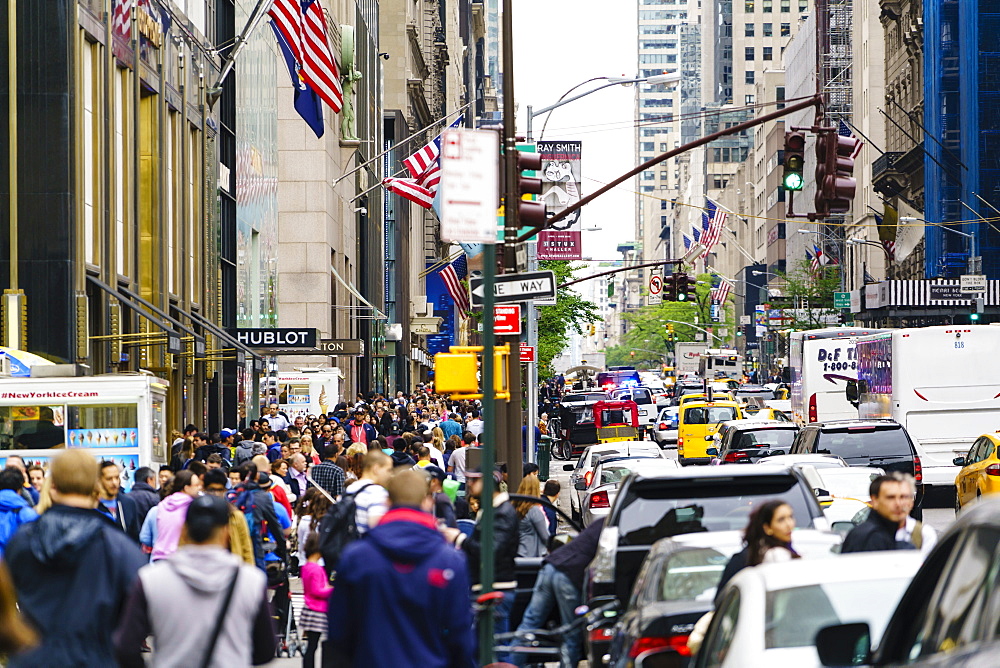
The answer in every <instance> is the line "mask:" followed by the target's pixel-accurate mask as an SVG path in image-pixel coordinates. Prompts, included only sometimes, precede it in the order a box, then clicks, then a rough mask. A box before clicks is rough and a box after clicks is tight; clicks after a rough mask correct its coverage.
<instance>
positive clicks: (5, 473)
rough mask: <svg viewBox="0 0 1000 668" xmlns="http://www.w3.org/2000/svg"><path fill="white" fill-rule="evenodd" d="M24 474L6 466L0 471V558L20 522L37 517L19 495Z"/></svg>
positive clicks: (33, 510)
mask: <svg viewBox="0 0 1000 668" xmlns="http://www.w3.org/2000/svg"><path fill="white" fill-rule="evenodd" d="M23 484H24V474H23V473H21V470H20V469H16V468H14V467H13V466H8V467H7V468H5V469H4V470H2V471H0V558H3V551H4V548H5V547H6V546H7V542H8V541H9V540H10V537H11V536H13V535H14V533H15V532H17V530H18V528H19V527H20V526H21V525H22V524H26V523H28V522H31V521H33V520H36V519H38V513H36V512H35V509H34V508H32V507H31V506H30V505H28V502H27V501H25V500H24V497H22V496H21V494H20V492H21V486H22V485H23Z"/></svg>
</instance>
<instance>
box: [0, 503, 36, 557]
mask: <svg viewBox="0 0 1000 668" xmlns="http://www.w3.org/2000/svg"><path fill="white" fill-rule="evenodd" d="M35 519H38V515H37V514H36V513H35V510H34V509H33V508H31V507H30V506H28V507H26V508H20V509H18V510H16V511H13V510H12V511H10V512H5V513H2V514H0V556H3V553H4V549H5V548H6V547H7V542H8V541H9V540H10V539H11V537H12V536H13V535H14V534H15V533H16V532H17V530H18V528H20V526H21V525H22V524H27V523H28V522H31V521H33V520H35Z"/></svg>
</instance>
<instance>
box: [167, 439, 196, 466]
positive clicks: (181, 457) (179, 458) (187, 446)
mask: <svg viewBox="0 0 1000 668" xmlns="http://www.w3.org/2000/svg"><path fill="white" fill-rule="evenodd" d="M192 459H194V441H192V440H191V439H190V438H185V439H184V440H183V441H181V446H180V449H179V450H178V451H177V454H175V455H174V456H173V457H172V458H171V459H170V469H171V470H172V471H173V472H174V473H177V472H178V471H181V470H183V469H186V468H187V466H188V462H190V461H191V460H192Z"/></svg>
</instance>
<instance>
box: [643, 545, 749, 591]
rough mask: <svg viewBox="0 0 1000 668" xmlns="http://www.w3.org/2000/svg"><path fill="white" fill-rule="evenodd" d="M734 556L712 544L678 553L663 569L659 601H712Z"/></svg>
mask: <svg viewBox="0 0 1000 668" xmlns="http://www.w3.org/2000/svg"><path fill="white" fill-rule="evenodd" d="M731 556H732V555H731V554H728V553H726V554H723V553H722V552H719V551H718V550H715V549H712V548H710V547H701V548H696V549H693V550H681V551H680V552H678V553H676V554H674V555H673V556H672V557H670V559H669V560H668V561H667V566H666V568H665V569H664V571H663V581H662V582H661V583H660V589H659V596H660V597H659V600H661V601H711V600H712V599H714V598H715V588H716V587H717V586H718V584H719V579H720V578H721V577H722V571H723V570H724V569H725V568H726V564H727V563H729V558H730V557H731Z"/></svg>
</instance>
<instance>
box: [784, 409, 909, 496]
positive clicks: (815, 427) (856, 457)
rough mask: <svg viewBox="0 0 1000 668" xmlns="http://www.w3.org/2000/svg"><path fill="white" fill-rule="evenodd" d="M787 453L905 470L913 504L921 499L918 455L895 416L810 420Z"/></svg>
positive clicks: (890, 469) (903, 471)
mask: <svg viewBox="0 0 1000 668" xmlns="http://www.w3.org/2000/svg"><path fill="white" fill-rule="evenodd" d="M789 454H793V455H811V454H826V455H836V456H838V457H841V458H842V459H843V460H844V461H846V462H847V464H848V466H874V467H877V468H880V469H882V470H884V471H885V472H886V473H890V472H892V471H899V472H900V473H909V474H910V475H912V476H913V478H914V480H916V483H917V500H916V507H917V508H919V507H920V503H921V501H922V500H923V496H924V485H923V472H922V471H921V467H920V457H918V456H917V450H916V448H914V447H913V441H911V440H910V435H909V434H907V433H906V429H904V428H903V425H901V424H899V423H898V422H896V421H895V420H831V421H830V422H814V423H812V424H808V425H806V426H805V427H802V429H801V430H800V431H799V434H798V436H796V437H795V442H794V443H792V449H791V452H790V453H789Z"/></svg>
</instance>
